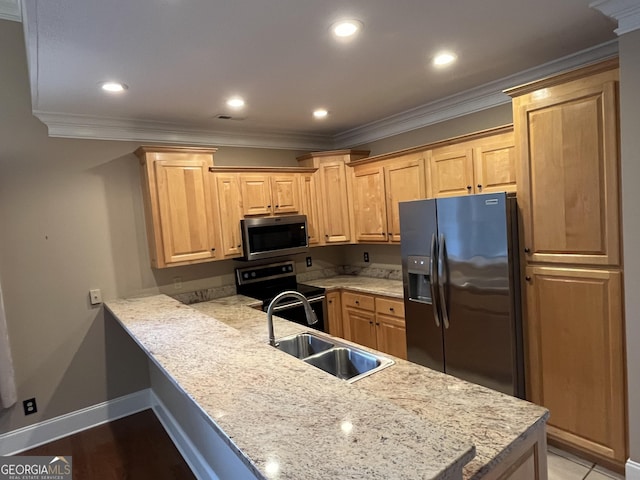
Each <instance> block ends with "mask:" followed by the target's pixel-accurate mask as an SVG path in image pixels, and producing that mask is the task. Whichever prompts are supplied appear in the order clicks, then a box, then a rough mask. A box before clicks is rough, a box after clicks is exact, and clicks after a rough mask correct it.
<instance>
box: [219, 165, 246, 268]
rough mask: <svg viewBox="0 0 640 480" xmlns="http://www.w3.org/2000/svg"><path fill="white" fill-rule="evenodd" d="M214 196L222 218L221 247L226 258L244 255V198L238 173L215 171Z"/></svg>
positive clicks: (220, 228)
mask: <svg viewBox="0 0 640 480" xmlns="http://www.w3.org/2000/svg"><path fill="white" fill-rule="evenodd" d="M213 178H214V184H215V187H216V188H215V191H214V198H216V199H217V205H218V218H219V220H220V225H219V228H218V229H219V232H220V247H221V249H222V255H223V256H224V257H225V258H232V257H238V256H241V255H242V234H241V233H240V220H241V219H242V199H241V197H240V182H239V179H238V174H235V173H214V174H213Z"/></svg>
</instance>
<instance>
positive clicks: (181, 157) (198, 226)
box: [135, 147, 219, 268]
mask: <svg viewBox="0 0 640 480" xmlns="http://www.w3.org/2000/svg"><path fill="white" fill-rule="evenodd" d="M215 151H216V150H215V149H204V148H179V147H171V148H170V147H140V148H139V149H138V150H136V152H135V153H136V155H137V156H138V157H139V159H140V164H141V174H142V175H141V180H142V191H143V201H144V207H145V214H146V225H147V239H148V242H149V252H150V256H151V265H152V266H153V267H155V268H164V267H169V266H175V265H187V264H191V263H200V262H205V261H211V260H215V259H216V258H217V256H218V255H219V253H218V251H217V249H216V246H217V232H216V229H215V222H214V208H213V203H212V201H211V186H210V177H209V173H208V169H209V167H210V166H211V165H213V154H214V152H215Z"/></svg>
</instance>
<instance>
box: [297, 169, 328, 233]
mask: <svg viewBox="0 0 640 480" xmlns="http://www.w3.org/2000/svg"><path fill="white" fill-rule="evenodd" d="M300 191H301V194H300V206H301V212H302V213H303V214H305V215H306V216H307V233H308V235H309V245H319V244H321V243H322V242H323V239H322V234H321V224H320V209H319V208H318V190H317V187H316V175H315V174H313V173H305V174H303V175H302V178H301V179H300Z"/></svg>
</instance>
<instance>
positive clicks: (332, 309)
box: [326, 291, 344, 338]
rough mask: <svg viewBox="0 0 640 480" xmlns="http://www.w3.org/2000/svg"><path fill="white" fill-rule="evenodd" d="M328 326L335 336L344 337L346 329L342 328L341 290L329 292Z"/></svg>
mask: <svg viewBox="0 0 640 480" xmlns="http://www.w3.org/2000/svg"><path fill="white" fill-rule="evenodd" d="M326 299H327V323H328V325H327V327H328V329H329V333H330V334H331V335H333V336H334V337H342V338H344V330H343V328H342V323H343V322H342V302H341V301H340V292H339V291H336V292H327V294H326Z"/></svg>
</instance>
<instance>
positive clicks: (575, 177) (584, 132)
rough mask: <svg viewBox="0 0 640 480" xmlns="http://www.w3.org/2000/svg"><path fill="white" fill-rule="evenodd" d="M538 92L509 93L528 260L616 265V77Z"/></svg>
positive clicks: (617, 247)
mask: <svg viewBox="0 0 640 480" xmlns="http://www.w3.org/2000/svg"><path fill="white" fill-rule="evenodd" d="M611 74H613V72H611ZM592 83H595V84H592ZM590 84H592V85H590ZM571 86H573V89H569V87H571ZM579 87H583V88H579ZM556 93H557V94H556ZM545 94H546V96H544V97H542V99H540V100H534V99H535V98H536V97H535V95H533V94H531V95H530V96H526V97H524V98H523V97H520V98H516V99H514V121H515V125H516V138H519V142H520V143H519V145H518V150H519V161H520V165H519V170H518V174H519V178H518V197H519V203H520V207H521V209H522V216H523V226H524V248H525V249H526V250H525V251H526V252H527V253H528V259H529V260H530V261H535V262H551V263H582V264H597V265H619V263H620V255H619V249H620V245H619V236H618V235H619V211H618V204H619V192H618V188H619V187H618V134H617V107H616V106H617V97H616V83H615V82H614V81H606V82H603V81H602V80H599V81H597V82H596V81H595V80H590V79H583V80H581V81H579V82H578V81H576V82H571V83H570V84H567V85H563V86H558V87H550V88H547V89H545ZM521 179H522V181H520V180H521Z"/></svg>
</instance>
